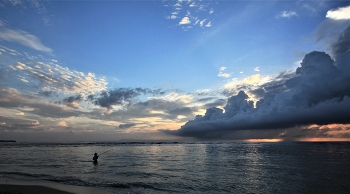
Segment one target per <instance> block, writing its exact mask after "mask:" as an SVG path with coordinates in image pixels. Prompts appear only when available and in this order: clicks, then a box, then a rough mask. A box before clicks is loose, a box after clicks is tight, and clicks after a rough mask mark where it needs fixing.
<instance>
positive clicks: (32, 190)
mask: <svg viewBox="0 0 350 194" xmlns="http://www.w3.org/2000/svg"><path fill="white" fill-rule="evenodd" d="M19 193H21V194H47V193H50V194H94V193H99V194H111V193H110V192H108V191H105V190H101V189H98V188H93V187H83V186H74V185H63V184H59V183H55V182H50V181H42V180H35V181H24V180H15V179H9V178H2V177H0V194H19Z"/></svg>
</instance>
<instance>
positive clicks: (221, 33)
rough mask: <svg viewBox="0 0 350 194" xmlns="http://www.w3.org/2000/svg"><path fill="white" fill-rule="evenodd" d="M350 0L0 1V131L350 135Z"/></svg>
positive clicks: (27, 137) (45, 137)
mask: <svg viewBox="0 0 350 194" xmlns="http://www.w3.org/2000/svg"><path fill="white" fill-rule="evenodd" d="M349 49H350V2H349V1H346V0H340V1H333V0H332V1H330V0H329V1H328V0H295V1H271V0H270V1H263V0H254V1H236V0H232V1H223V0H218V1H206V0H202V1H195V0H177V1H176V0H153V1H145V0H131V1H122V0H110V1H85V0H76V1H59V0H54V1H37V0H31V1H24V0H6V1H0V139H7V140H8V139H11V140H12V139H14V140H17V141H22V142H26V141H28V142H32V141H42V142H44V141H45V142H52V141H55V142H56V141H61V142H71V141H80V142H81V141H82V142H84V141H240V140H247V141H254V140H268V141H274V140H276V141H283V140H286V141H297V140H310V141H313V140H317V141H319V140H327V141H328V140H350V51H349Z"/></svg>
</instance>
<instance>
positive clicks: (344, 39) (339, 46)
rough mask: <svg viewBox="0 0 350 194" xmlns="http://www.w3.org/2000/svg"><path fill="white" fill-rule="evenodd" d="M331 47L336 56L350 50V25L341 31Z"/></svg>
mask: <svg viewBox="0 0 350 194" xmlns="http://www.w3.org/2000/svg"><path fill="white" fill-rule="evenodd" d="M349 8H350V7H349ZM330 47H331V50H332V53H333V55H335V56H338V55H340V54H343V53H346V52H348V51H349V50H350V25H349V26H348V27H347V28H346V29H345V30H344V31H343V32H341V33H340V35H339V36H338V38H337V39H336V40H335V41H334V42H333V43H332V44H331V46H330Z"/></svg>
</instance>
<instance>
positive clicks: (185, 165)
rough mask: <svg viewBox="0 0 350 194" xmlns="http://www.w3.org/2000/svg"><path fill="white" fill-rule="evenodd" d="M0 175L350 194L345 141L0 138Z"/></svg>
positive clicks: (151, 186) (108, 184) (95, 183)
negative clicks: (22, 140)
mask: <svg viewBox="0 0 350 194" xmlns="http://www.w3.org/2000/svg"><path fill="white" fill-rule="evenodd" d="M106 151H107V152H106ZM95 152H96V153H98V154H101V153H103V152H106V153H103V154H102V155H100V156H99V159H98V163H97V164H94V163H93V162H92V157H93V154H94V153H95ZM0 176H2V177H9V178H16V179H25V180H33V179H39V180H50V181H55V182H60V183H62V184H69V185H81V186H91V187H98V188H101V189H104V190H108V191H111V192H113V193H350V143H346V142H342V143H301V142H282V143H237V142H236V143H176V142H174V143H142V142H139V143H137V142H136V143H135V142H133V143H0Z"/></svg>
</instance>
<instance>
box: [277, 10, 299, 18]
mask: <svg viewBox="0 0 350 194" xmlns="http://www.w3.org/2000/svg"><path fill="white" fill-rule="evenodd" d="M294 16H298V15H297V13H296V12H294V11H282V12H281V13H280V14H279V15H278V17H282V18H291V17H294Z"/></svg>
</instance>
